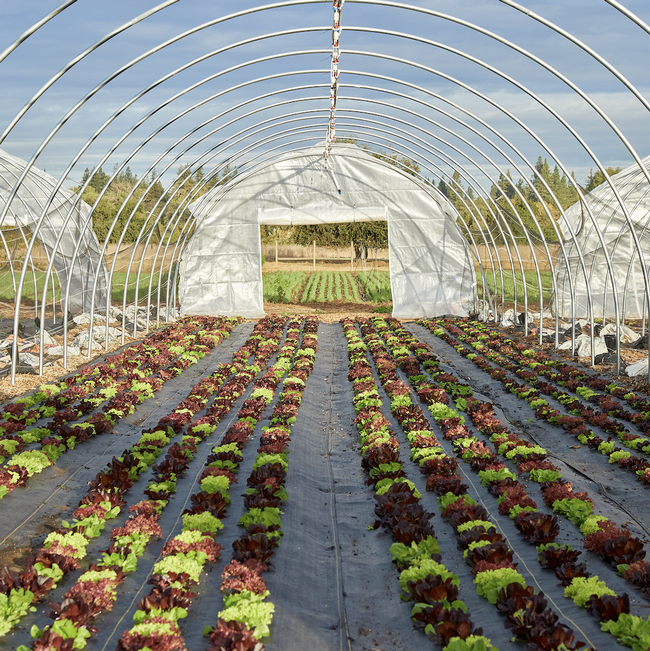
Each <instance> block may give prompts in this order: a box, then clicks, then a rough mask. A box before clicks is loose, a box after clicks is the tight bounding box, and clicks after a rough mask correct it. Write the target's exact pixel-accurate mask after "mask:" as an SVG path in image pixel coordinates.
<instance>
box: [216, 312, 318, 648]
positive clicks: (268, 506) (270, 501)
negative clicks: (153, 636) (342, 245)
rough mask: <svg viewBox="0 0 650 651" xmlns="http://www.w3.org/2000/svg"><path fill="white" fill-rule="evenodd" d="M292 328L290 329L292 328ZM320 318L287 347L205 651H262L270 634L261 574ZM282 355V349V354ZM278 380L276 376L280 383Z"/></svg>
mask: <svg viewBox="0 0 650 651" xmlns="http://www.w3.org/2000/svg"><path fill="white" fill-rule="evenodd" d="M292 326H293V327H292ZM299 326H300V320H298V319H296V320H295V321H294V322H292V324H290V327H289V331H288V334H287V340H288V341H289V340H290V341H291V342H292V344H293V346H294V350H295V349H296V348H297V346H298V343H299V335H300V328H299ZM317 330H318V319H317V318H315V317H308V318H306V319H305V320H304V322H303V337H302V344H301V345H300V348H299V349H298V350H297V351H296V352H295V359H294V363H293V366H292V367H289V359H290V358H291V356H292V355H293V353H292V351H291V348H290V347H289V345H287V346H286V347H285V348H286V356H285V358H284V360H283V361H284V369H285V371H288V372H289V377H288V378H287V379H286V380H285V381H284V384H283V391H282V393H281V394H280V399H279V401H278V403H277V404H276V406H275V408H274V410H273V414H272V416H271V420H270V424H269V426H268V427H264V428H263V432H264V433H263V434H262V436H261V438H260V447H259V448H258V450H257V452H258V454H257V457H256V459H255V462H254V463H253V469H252V472H251V474H250V476H249V477H248V480H247V485H248V488H247V489H246V491H245V494H244V505H245V507H246V509H247V512H246V513H245V514H244V515H243V516H242V517H241V518H240V520H239V523H238V524H239V525H241V526H243V527H244V528H245V529H246V533H245V534H244V535H242V536H241V537H240V538H239V539H238V540H236V541H234V542H233V555H232V559H231V562H230V564H229V565H227V566H226V567H225V568H224V570H223V572H222V574H221V578H222V579H223V580H222V583H221V590H222V592H223V593H224V595H225V597H224V609H223V610H222V611H220V612H219V618H218V621H217V624H216V626H215V627H214V628H211V627H210V628H207V629H206V633H207V634H209V636H210V643H209V645H208V647H207V648H208V651H223V650H224V649H226V650H231V649H232V650H233V651H234V650H238V649H242V650H243V649H251V650H253V649H254V650H256V651H260V650H261V649H263V648H264V647H263V645H262V644H261V642H259V640H260V638H262V637H266V636H268V635H269V634H270V626H271V623H272V620H273V613H274V611H275V607H274V605H273V603H272V602H270V601H268V600H267V598H268V597H269V596H270V592H269V590H268V589H267V586H266V582H265V581H264V577H263V576H262V574H263V573H264V572H266V571H267V570H268V569H269V566H270V565H271V563H270V559H271V557H272V556H273V554H274V553H275V550H276V548H277V547H278V546H279V544H280V540H281V537H282V519H281V515H282V513H281V510H280V508H281V506H282V504H283V503H284V502H285V501H286V500H287V499H288V498H289V495H288V494H287V491H286V489H285V487H284V484H285V481H286V473H287V469H288V454H289V450H288V447H287V446H288V444H289V441H290V436H291V427H292V425H293V424H294V423H295V421H296V416H297V413H298V409H299V408H300V403H301V401H302V396H303V393H304V391H305V382H306V380H307V378H308V377H309V375H310V374H311V372H312V370H313V368H314V360H315V357H316V351H317V350H318V337H317ZM283 350H284V349H283ZM279 379H280V377H278V381H279Z"/></svg>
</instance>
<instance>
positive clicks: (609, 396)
mask: <svg viewBox="0 0 650 651" xmlns="http://www.w3.org/2000/svg"><path fill="white" fill-rule="evenodd" d="M459 325H460V326H461V329H462V331H463V332H464V333H465V334H466V335H468V336H469V337H470V339H468V341H469V342H470V343H471V345H472V346H473V347H474V342H475V341H481V342H486V343H485V345H486V346H487V347H488V348H489V349H490V350H491V351H493V352H495V353H500V354H501V355H504V356H505V357H507V358H509V359H510V360H511V361H514V362H515V363H516V364H517V365H518V366H514V367H512V368H511V369H510V370H514V372H515V374H516V375H517V376H518V377H519V378H520V379H523V380H529V379H530V380H537V379H538V377H537V376H542V377H544V378H545V380H548V381H549V382H554V383H556V384H558V385H560V386H562V387H564V388H566V389H567V390H568V391H569V392H571V393H574V394H577V395H579V396H580V397H581V398H583V399H585V400H587V401H588V402H590V403H592V404H595V405H597V406H598V407H599V408H600V412H594V413H593V414H590V415H589V416H590V417H591V418H598V416H601V418H599V419H598V420H599V421H600V422H602V423H603V424H604V425H605V426H604V427H603V429H606V430H607V431H610V428H611V427H612V425H611V423H610V422H608V421H605V420H604V419H603V418H602V416H613V417H616V418H619V419H622V420H626V421H628V422H631V423H634V424H635V425H637V426H638V427H639V428H640V429H642V430H643V431H644V432H645V434H646V436H650V399H649V398H648V397H647V396H643V395H641V394H638V393H636V392H634V391H631V390H630V389H626V388H624V387H620V386H619V385H617V384H616V383H615V382H612V381H611V380H607V379H604V378H601V377H598V376H596V375H593V374H590V373H588V372H587V369H585V368H584V367H582V368H579V367H577V366H574V365H572V364H568V363H566V362H562V361H558V360H553V359H551V357H550V356H549V355H548V354H547V353H545V352H543V351H540V350H536V349H534V348H530V347H529V346H527V345H526V344H523V343H519V342H517V341H513V340H511V339H509V338H508V337H507V336H506V335H505V334H503V333H500V332H495V331H492V330H490V329H489V328H487V327H486V326H485V325H482V324H480V323H478V322H469V323H467V324H465V323H460V324H459ZM496 359H499V357H498V356H497V357H495V360H494V361H496ZM599 392H604V393H599ZM548 395H553V394H552V393H549V394H548ZM559 396H560V394H558V396H553V397H559ZM565 400H566V401H567V403H569V404H568V405H566V406H568V407H570V406H571V403H570V402H569V400H568V399H567V398H565ZM619 400H620V401H622V402H624V403H626V404H627V406H629V407H631V408H632V409H633V410H635V411H636V412H637V413H634V412H630V411H627V410H626V409H625V408H623V406H622V404H621V402H618V401H619ZM563 404H564V403H563ZM569 410H570V409H569ZM639 412H640V413H639ZM593 424H597V423H593ZM611 431H613V430H611ZM613 433H616V434H617V435H618V436H619V438H620V440H621V442H622V443H623V445H625V446H626V447H628V448H630V449H633V450H639V449H641V450H643V452H645V453H646V454H648V453H650V447H648V446H649V445H650V440H648V439H643V438H641V437H635V438H632V437H631V435H630V434H627V435H626V434H623V433H620V432H613ZM643 448H646V449H643Z"/></svg>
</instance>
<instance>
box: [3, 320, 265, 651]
mask: <svg viewBox="0 0 650 651" xmlns="http://www.w3.org/2000/svg"><path fill="white" fill-rule="evenodd" d="M267 325H268V324H266V323H260V324H258V326H257V327H256V329H255V330H254V331H253V334H252V335H251V337H250V338H249V339H248V341H247V342H246V343H245V344H244V345H243V346H242V347H241V348H240V349H239V351H237V352H236V353H235V355H233V358H234V359H236V360H238V361H236V362H235V363H234V364H222V365H220V366H219V368H218V369H217V370H216V371H215V372H214V373H213V374H212V375H211V376H210V377H209V378H205V379H203V380H201V381H200V382H199V383H198V384H197V385H196V386H195V387H194V388H193V389H192V391H191V392H190V394H189V396H188V398H187V399H186V400H184V401H183V402H181V403H180V405H179V406H178V407H177V408H176V409H174V410H173V411H172V412H171V413H170V414H168V415H167V416H164V417H163V418H161V419H160V421H159V423H158V425H156V426H155V427H154V428H152V429H150V430H144V431H143V434H142V437H141V439H140V441H139V442H138V443H137V444H135V445H134V446H133V447H132V448H131V449H130V450H128V451H125V453H124V454H123V455H122V456H121V457H119V458H114V459H113V461H112V463H111V464H110V466H109V468H108V469H107V470H106V471H103V472H101V473H99V474H98V475H97V477H96V478H95V480H94V481H93V482H91V484H90V489H89V491H88V494H87V495H86V496H85V497H84V498H83V499H82V500H81V501H80V503H79V508H78V509H77V510H76V511H75V512H74V514H73V517H75V518H76V519H75V521H74V522H73V523H72V524H70V525H67V523H65V522H64V523H63V524H64V526H63V528H61V529H59V530H57V531H54V532H52V533H51V534H49V535H48V537H47V538H46V540H45V542H44V545H43V548H42V549H41V550H39V552H37V553H36V555H35V556H33V557H32V558H30V559H28V561H27V567H26V568H25V570H24V571H23V572H22V573H20V574H19V575H17V576H14V575H12V574H11V573H10V572H8V571H7V570H5V571H4V572H3V575H4V579H3V581H2V583H0V592H1V593H2V594H0V597H2V595H4V596H5V597H6V598H7V608H6V609H5V611H4V612H3V617H2V619H0V622H2V624H1V625H0V626H1V627H2V630H3V633H5V632H6V631H8V630H9V629H10V628H11V626H12V625H13V624H14V623H15V622H16V621H17V620H18V619H20V618H21V617H22V616H24V614H26V612H27V609H28V608H29V606H30V604H31V603H32V602H37V601H41V600H42V599H43V598H44V597H45V596H46V594H47V593H48V592H49V591H50V590H53V589H54V587H56V585H57V583H59V582H60V580H61V578H62V577H63V576H64V575H65V574H67V573H68V572H70V571H71V570H75V569H78V568H79V567H80V561H82V560H83V559H84V558H85V557H86V556H87V550H86V547H87V545H88V543H89V542H90V539H91V538H94V537H97V536H99V535H100V533H101V531H102V530H103V529H104V527H105V523H106V520H108V519H110V518H113V517H116V516H117V514H118V513H119V511H120V509H121V508H122V507H123V506H124V503H125V502H124V496H125V494H126V493H127V492H128V490H129V489H130V488H131V487H132V485H133V483H134V482H135V481H137V479H138V477H139V476H140V475H141V474H143V473H144V472H145V471H146V470H147V468H148V467H149V466H150V465H151V464H152V463H153V462H154V460H155V459H156V457H157V456H158V455H159V454H160V452H161V451H162V449H163V448H164V447H165V446H166V445H167V444H168V443H169V441H170V438H171V437H172V436H175V435H177V434H178V433H180V432H181V430H182V428H183V426H184V425H185V424H186V423H187V422H188V421H189V420H190V419H191V417H192V415H193V414H194V413H196V412H198V411H200V410H202V409H203V407H204V406H205V404H206V403H207V401H208V395H210V394H211V393H213V392H214V391H216V390H218V389H219V387H221V389H220V390H219V395H218V397H217V401H219V404H218V406H214V405H213V407H211V408H210V409H211V414H210V415H209V416H206V417H205V418H201V419H198V420H197V421H195V423H194V425H193V426H192V427H190V429H189V435H188V436H185V437H183V440H182V442H181V444H180V445H179V444H177V443H176V444H174V445H172V446H171V448H170V449H169V450H168V452H167V455H166V457H165V459H164V461H163V462H162V463H161V464H158V465H157V466H154V468H153V478H152V479H151V480H150V482H149V485H148V488H147V490H146V491H145V494H147V495H149V497H150V500H149V502H148V504H149V503H150V504H151V505H153V507H155V508H153V507H148V506H146V504H145V506H144V507H143V506H142V505H136V506H135V507H132V508H131V511H132V512H133V513H135V515H134V516H133V517H132V518H131V519H130V520H128V521H127V523H126V524H125V525H124V527H116V528H114V529H113V531H112V532H111V536H110V537H111V539H112V540H113V541H114V542H113V544H112V545H111V547H110V548H109V550H107V551H106V552H105V553H104V554H103V561H102V563H101V566H102V567H104V568H108V569H111V568H112V569H114V570H115V571H116V572H117V576H118V578H119V577H121V576H122V574H123V573H124V572H127V573H128V572H133V571H135V569H136V568H137V558H138V556H140V555H141V554H143V553H144V550H145V547H146V544H147V542H148V540H149V538H150V537H151V535H152V534H151V531H149V530H148V527H149V524H150V521H151V520H152V519H153V520H157V518H158V514H159V513H160V511H161V510H162V508H163V507H164V506H165V505H166V504H167V502H168V500H169V498H170V496H171V495H172V494H173V492H175V487H176V481H177V479H178V477H179V476H180V475H181V474H182V473H183V472H184V470H185V469H186V468H187V465H188V464H189V461H190V460H191V457H192V455H193V454H194V452H195V451H196V443H197V442H199V441H200V439H201V438H204V437H207V436H209V435H210V434H211V433H212V432H213V431H214V429H215V428H216V423H217V422H219V420H221V419H222V418H223V417H225V415H226V414H227V413H228V412H229V411H230V410H231V409H232V407H233V405H234V404H235V402H236V401H237V400H238V399H239V397H241V395H243V393H244V392H245V390H246V387H247V386H248V384H250V382H252V380H253V378H254V377H255V375H256V374H257V373H259V371H260V367H259V366H258V365H251V366H244V365H243V364H242V361H245V360H247V359H248V358H249V357H250V356H251V355H253V354H255V355H256V357H255V361H256V362H257V364H263V365H266V363H267V361H268V358H269V351H268V350H266V351H265V352H264V354H263V355H262V354H259V355H258V354H256V352H257V348H258V345H259V340H258V339H257V336H258V335H260V334H261V333H263V332H264V331H265V330H266V328H267ZM237 369H239V370H238V372H237V373H236V375H235V376H234V377H232V378H231V379H230V380H229V381H228V382H226V383H225V384H224V382H225V381H226V380H227V378H228V377H229V376H230V375H231V374H232V372H233V371H234V370H237ZM143 509H149V511H151V512H149V513H144V512H143ZM140 516H143V517H140ZM144 516H146V517H144ZM156 526H157V525H156ZM141 528H142V529H143V530H142V531H140V529H141ZM91 569H92V568H91ZM91 576H94V575H91ZM104 578H106V577H104ZM79 581H80V582H82V583H83V582H84V581H86V579H85V578H84V577H83V576H82V577H81V578H80V579H79ZM118 583H119V581H118ZM115 585H117V583H116V584H115ZM85 587H87V586H83V588H82V589H81V593H82V594H83V593H88V594H92V591H90V592H89V591H86V590H85ZM77 592H79V591H77ZM74 593H75V589H74V588H73V589H72V590H71V591H68V592H67V593H66V595H64V602H63V604H65V603H66V600H67V599H69V598H70V597H71V596H72V595H73V594H74ZM107 595H109V596H107V597H106V599H105V601H104V603H103V604H102V608H103V609H104V610H109V609H110V608H112V601H113V599H114V596H111V595H114V590H112V589H111V590H107ZM69 606H70V607H71V608H72V610H70V611H69V610H68V608H67V607H63V605H62V606H61V608H60V609H59V611H56V610H55V611H54V612H53V615H54V616H55V617H58V619H59V620H62V619H69V617H66V616H65V614H66V613H68V612H70V613H74V612H75V609H74V608H75V604H72V603H71V604H69ZM82 611H83V608H82ZM84 612H85V611H84ZM61 613H63V615H61ZM97 614H99V612H97V613H96V614H95V615H93V617H94V616H97ZM89 617H90V615H88V616H87V617H86V619H88V618H89ZM61 627H68V629H69V626H68V625H67V624H65V623H59V624H57V623H56V622H55V625H54V626H53V627H51V628H49V629H48V628H46V629H45V630H44V631H39V630H38V628H34V629H33V634H34V635H35V636H40V637H38V638H37V639H36V641H35V643H34V644H35V647H34V648H39V645H40V646H44V648H47V644H49V643H50V642H48V640H49V641H52V640H53V641H54V642H57V641H58V643H62V642H61V640H63V641H65V640H66V639H69V638H68V637H66V633H67V634H69V635H73V634H74V635H75V636H77V635H78V634H77V629H81V628H83V625H79V626H76V627H75V631H73V630H71V629H70V630H62V628H61ZM74 639H76V638H74ZM79 639H85V638H84V637H83V634H81V637H80V638H79Z"/></svg>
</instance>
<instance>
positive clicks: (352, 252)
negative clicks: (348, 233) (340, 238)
mask: <svg viewBox="0 0 650 651" xmlns="http://www.w3.org/2000/svg"><path fill="white" fill-rule="evenodd" d="M350 271H354V242H353V241H352V240H350Z"/></svg>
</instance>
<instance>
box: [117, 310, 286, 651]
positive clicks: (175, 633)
mask: <svg viewBox="0 0 650 651" xmlns="http://www.w3.org/2000/svg"><path fill="white" fill-rule="evenodd" d="M265 321H266V322H268V323H269V324H270V327H269V329H268V331H266V332H265V333H264V335H260V333H255V334H253V335H252V336H251V339H252V338H259V340H258V346H257V354H256V362H258V363H261V365H262V367H264V366H266V364H267V363H268V362H269V361H270V359H271V357H272V356H273V355H275V353H276V352H277V351H278V349H279V344H280V341H281V339H282V334H283V329H284V326H285V324H286V322H287V319H286V318H284V317H268V318H267V319H265ZM283 348H284V347H283ZM279 357H280V358H281V357H282V352H280V354H279ZM282 367H283V363H282V362H279V363H278V362H276V364H274V365H273V366H271V367H270V368H269V369H268V370H267V371H266V373H265V374H264V375H263V376H262V377H260V378H259V379H258V380H256V381H255V382H254V384H253V391H252V393H251V395H250V396H249V398H248V399H247V400H246V401H244V404H243V405H242V407H241V409H240V410H239V412H238V420H237V421H236V422H235V423H234V424H233V425H232V426H231V427H229V428H228V430H227V431H226V434H225V435H224V438H223V439H222V441H221V444H220V445H219V446H216V447H214V448H213V449H212V451H211V454H210V455H209V456H208V458H207V461H206V467H205V469H204V470H203V472H202V474H201V476H200V478H199V491H198V492H196V493H195V494H194V495H192V496H191V498H190V500H191V504H192V506H191V508H189V509H186V510H185V511H184V512H183V531H182V533H181V534H179V535H178V536H176V537H175V538H174V539H172V540H171V541H169V542H168V543H167V544H166V545H165V547H164V548H163V551H162V556H163V558H162V560H160V561H159V562H158V563H156V564H155V565H154V568H153V576H152V578H151V579H150V583H152V584H153V586H154V587H153V588H152V590H151V592H150V594H149V595H148V596H147V597H144V598H143V599H142V600H141V601H140V603H139V604H138V607H137V610H136V612H135V614H134V622H135V624H134V626H133V627H131V629H129V630H128V631H124V632H123V633H122V635H121V636H120V640H119V643H118V649H120V650H124V651H136V650H137V649H149V648H158V647H157V646H156V645H160V644H162V645H163V647H164V648H165V649H170V651H171V650H172V649H179V650H181V649H185V648H186V645H185V642H184V639H183V635H182V631H181V629H180V627H179V625H178V620H179V619H181V618H183V617H185V616H186V615H187V609H188V608H189V607H190V606H191V603H192V599H193V598H194V597H195V596H196V595H195V594H194V593H192V592H191V589H192V586H193V585H196V584H198V582H199V578H200V575H201V572H202V570H203V568H204V566H205V564H206V563H208V562H210V563H212V562H214V561H216V560H217V559H218V558H219V557H220V555H221V551H222V549H223V548H222V547H221V545H218V544H217V543H216V542H215V541H214V538H215V536H216V534H217V533H218V532H219V531H220V530H221V529H222V528H223V523H222V520H223V518H224V517H225V515H226V508H227V505H228V504H230V501H231V500H230V493H229V489H230V485H231V483H236V481H237V478H236V472H237V469H238V467H239V463H240V462H241V460H242V458H243V454H242V450H243V448H244V446H245V445H246V442H247V441H248V439H249V438H250V436H251V435H252V433H253V430H254V427H255V424H256V423H257V422H258V421H259V420H260V419H261V417H262V413H263V411H264V409H265V408H266V407H267V406H268V404H269V403H270V402H271V401H272V400H273V395H274V390H269V386H273V383H274V381H275V378H276V377H277V375H278V373H280V368H282ZM249 371H251V372H252V373H253V374H254V373H255V372H260V369H259V367H255V366H253V367H249ZM250 380H252V376H251V377H250ZM250 380H249V381H250ZM240 395H241V394H240ZM235 399H236V398H235ZM216 402H217V401H215V403H216ZM232 404H234V402H233V403H232ZM225 407H227V404H214V405H213V406H212V407H211V408H210V409H209V410H208V416H206V418H205V419H203V420H204V421H205V422H204V423H202V424H200V425H194V426H193V427H192V428H191V430H190V431H196V430H197V427H201V426H202V425H208V426H209V427H210V429H209V432H210V433H211V432H212V431H214V429H215V428H216V423H217V422H218V421H219V420H220V419H221V418H223V416H225V414H226V413H228V411H229V409H225ZM170 579H171V583H170ZM174 590H178V591H179V592H178V593H174V592H173V591H174ZM174 594H178V595H179V597H181V596H182V599H183V603H182V604H181V603H175V602H174V601H173V600H172V599H171V598H170V597H172V596H173V595H174Z"/></svg>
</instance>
